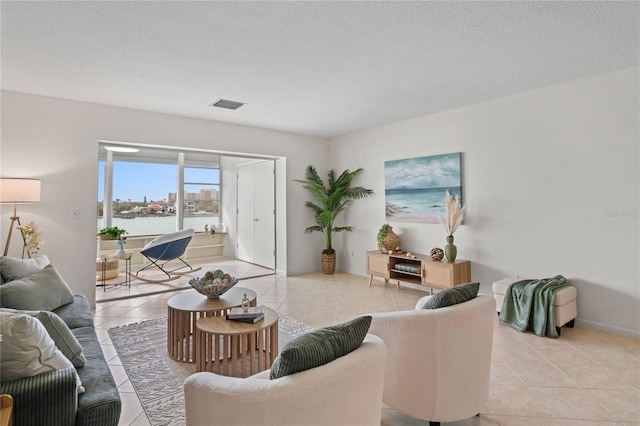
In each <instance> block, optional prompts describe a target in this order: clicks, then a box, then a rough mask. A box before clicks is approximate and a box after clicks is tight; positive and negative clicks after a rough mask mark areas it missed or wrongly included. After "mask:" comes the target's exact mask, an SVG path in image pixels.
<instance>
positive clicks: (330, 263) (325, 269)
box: [322, 253, 336, 274]
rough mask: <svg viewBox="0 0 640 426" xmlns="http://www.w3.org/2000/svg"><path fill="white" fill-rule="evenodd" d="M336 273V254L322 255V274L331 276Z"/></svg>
mask: <svg viewBox="0 0 640 426" xmlns="http://www.w3.org/2000/svg"><path fill="white" fill-rule="evenodd" d="M335 271H336V254H335V253H332V254H324V253H322V273H323V274H333V273H334V272H335Z"/></svg>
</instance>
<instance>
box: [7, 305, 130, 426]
mask: <svg viewBox="0 0 640 426" xmlns="http://www.w3.org/2000/svg"><path fill="white" fill-rule="evenodd" d="M53 312H54V313H55V314H57V315H58V316H59V317H60V318H62V320H63V321H64V322H65V323H66V324H67V325H68V326H69V328H70V329H71V332H72V333H73V335H74V336H75V337H76V338H77V339H78V341H79V342H80V344H81V345H82V350H83V352H84V355H85V357H86V363H85V365H84V366H83V367H80V368H78V369H73V368H68V369H64V370H57V371H51V372H47V373H42V374H38V375H36V376H32V377H25V378H22V379H18V380H14V381H9V382H3V383H0V393H6V394H9V395H11V396H12V397H13V404H14V412H13V419H14V420H13V424H14V425H15V426H32V425H33V426H42V425H47V426H72V425H76V426H117V424H118V420H119V419H120V412H121V409H122V403H121V401H120V394H119V393H118V388H117V386H116V383H115V380H114V379H113V375H112V374H111V370H109V366H108V365H107V361H106V360H105V358H104V354H103V352H102V348H101V347H100V343H99V342H98V337H97V335H96V331H95V328H94V324H93V318H92V317H91V308H90V306H89V302H88V301H87V299H86V298H85V297H84V296H81V295H76V296H74V301H73V302H72V303H69V304H67V305H64V306H61V307H60V308H58V309H56V310H54V311H53ZM75 371H77V372H78V375H79V376H80V380H81V381H82V385H83V386H84V388H85V392H84V393H82V394H80V395H78V394H77V392H76V379H75Z"/></svg>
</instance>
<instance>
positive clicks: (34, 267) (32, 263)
mask: <svg viewBox="0 0 640 426" xmlns="http://www.w3.org/2000/svg"><path fill="white" fill-rule="evenodd" d="M48 264H49V258H48V257H47V256H46V255H44V254H40V255H38V256H34V257H33V259H18V258H16V257H9V256H0V277H2V280H0V282H2V281H4V282H5V283H8V282H9V281H13V280H18V279H20V278H24V277H26V276H28V275H31V274H33V273H34V272H38V271H40V270H41V269H42V268H44V267H45V266H47V265H48Z"/></svg>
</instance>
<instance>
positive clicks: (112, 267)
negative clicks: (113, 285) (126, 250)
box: [96, 259, 120, 280]
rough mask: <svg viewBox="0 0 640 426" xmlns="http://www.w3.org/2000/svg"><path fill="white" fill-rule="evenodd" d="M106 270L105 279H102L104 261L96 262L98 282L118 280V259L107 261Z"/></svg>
mask: <svg viewBox="0 0 640 426" xmlns="http://www.w3.org/2000/svg"><path fill="white" fill-rule="evenodd" d="M105 263H106V265H105V270H104V278H103V277H102V260H97V261H96V278H97V279H98V280H103V279H105V280H110V279H112V278H117V277H118V274H119V273H120V271H119V266H120V265H119V262H118V259H108V260H106V261H105Z"/></svg>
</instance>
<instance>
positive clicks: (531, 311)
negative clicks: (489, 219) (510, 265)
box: [500, 275, 569, 337]
mask: <svg viewBox="0 0 640 426" xmlns="http://www.w3.org/2000/svg"><path fill="white" fill-rule="evenodd" d="M568 285H569V282H568V281H567V279H566V278H565V277H563V276H562V275H556V276H555V277H553V278H542V279H539V280H522V281H518V282H515V283H513V284H511V285H510V286H509V287H508V288H507V291H506V292H505V293H504V301H503V302H502V310H501V311H500V321H502V322H503V323H505V324H507V325H510V326H511V327H513V328H515V329H517V330H520V331H533V332H534V333H535V334H537V335H538V336H543V337H544V336H546V337H558V332H557V330H556V321H555V314H554V311H553V302H554V301H555V299H556V292H557V291H558V290H560V289H561V288H563V287H567V286H568Z"/></svg>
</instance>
